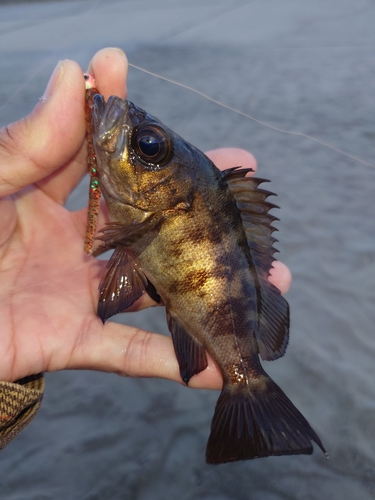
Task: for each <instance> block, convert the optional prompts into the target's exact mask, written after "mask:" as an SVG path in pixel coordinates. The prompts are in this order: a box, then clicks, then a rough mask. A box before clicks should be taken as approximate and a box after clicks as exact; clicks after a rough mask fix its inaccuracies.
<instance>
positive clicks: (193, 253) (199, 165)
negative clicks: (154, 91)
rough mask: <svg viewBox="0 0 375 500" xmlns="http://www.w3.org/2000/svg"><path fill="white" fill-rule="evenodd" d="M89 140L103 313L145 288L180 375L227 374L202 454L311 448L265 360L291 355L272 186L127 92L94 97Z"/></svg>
mask: <svg viewBox="0 0 375 500" xmlns="http://www.w3.org/2000/svg"><path fill="white" fill-rule="evenodd" d="M92 134H93V144H94V148H95V153H96V157H97V169H98V180H99V185H100V188H101V190H102V193H103V196H104V199H105V202H106V205H107V208H108V214H109V219H110V222H109V223H108V224H107V225H106V226H105V227H104V228H103V229H102V230H101V232H100V234H99V236H98V238H99V240H100V241H101V246H100V247H99V249H100V251H106V250H108V249H113V250H114V251H113V253H112V256H111V258H110V259H109V261H108V264H107V267H106V269H105V271H104V273H103V276H102V278H101V281H100V284H99V301H98V316H99V317H100V318H101V320H102V321H103V323H104V322H105V321H106V320H107V319H108V318H110V317H111V316H113V315H115V314H117V313H120V312H123V311H124V310H126V309H127V308H128V307H130V306H131V305H132V304H133V303H134V302H135V301H136V300H137V299H139V298H140V297H141V296H142V294H144V293H145V292H146V293H148V294H149V295H150V296H151V298H153V299H154V300H155V301H157V302H159V303H160V302H161V303H162V304H163V305H164V306H165V309H166V318H167V324H168V329H169V331H170V333H171V337H172V341H173V345H174V350H175V353H176V357H177V360H178V364H179V369H180V375H181V378H182V380H183V382H184V383H185V384H186V385H188V384H189V381H190V379H191V378H192V377H193V376H194V375H196V374H198V373H200V372H201V371H202V370H204V369H205V368H206V367H207V356H206V352H208V353H209V354H210V356H211V357H212V358H213V360H214V361H215V363H216V365H217V366H218V368H219V369H220V372H221V374H222V377H223V388H222V391H221V394H220V396H219V398H218V401H217V403H216V407H215V411H214V415H213V419H212V423H211V432H210V436H209V438H208V442H207V448H206V461H207V463H209V464H220V463H226V462H233V461H237V460H246V459H253V458H258V457H268V456H277V455H294V454H297V455H298V454H311V453H312V452H313V444H312V443H313V442H315V443H316V444H317V445H318V446H319V447H320V448H321V450H322V451H323V452H324V453H325V449H324V447H323V444H322V442H321V440H320V439H319V437H318V435H317V434H316V433H315V431H314V430H313V429H312V428H311V426H310V424H309V423H308V422H307V420H306V419H305V418H304V417H303V415H302V414H301V413H300V412H299V410H298V409H297V408H296V407H295V406H294V405H293V403H292V402H291V401H290V400H289V398H288V397H287V396H286V395H285V393H284V392H283V391H282V390H281V389H280V388H279V387H278V385H277V384H276V383H275V382H274V381H273V380H272V379H271V378H270V377H269V375H268V374H267V373H266V372H265V370H264V369H263V367H262V365H261V362H260V358H261V359H262V360H266V361H271V360H275V359H277V358H279V357H281V356H283V355H284V353H285V350H286V347H287V344H288V338H289V305H288V303H287V301H286V300H285V298H284V297H283V296H282V295H281V293H280V291H279V290H278V289H277V288H276V287H275V286H274V285H272V284H271V283H270V281H269V280H268V276H269V272H270V269H271V267H272V263H273V262H274V260H275V259H274V257H273V254H274V252H275V251H276V250H275V248H274V243H275V241H276V239H275V238H274V237H273V236H272V233H273V231H274V230H275V228H274V227H273V225H272V223H273V222H274V221H275V220H278V219H277V218H276V217H274V216H273V215H271V214H270V213H269V211H270V210H271V209H272V208H275V207H276V206H275V205H274V204H272V203H270V202H269V201H268V199H267V198H268V197H269V196H270V195H272V194H273V193H271V192H269V191H267V190H264V189H261V188H260V187H259V185H260V184H262V183H264V182H267V181H266V180H265V179H261V178H256V177H251V176H248V175H247V174H248V173H249V172H250V171H251V169H246V168H240V167H236V166H234V167H233V168H229V169H227V170H224V171H220V170H219V169H218V168H217V167H216V166H215V165H214V164H213V163H212V162H211V161H210V160H209V158H208V157H207V156H205V155H204V153H202V152H201V151H200V150H199V149H197V148H196V147H194V146H193V145H191V144H189V143H188V142H186V141H185V140H184V139H182V138H181V137H179V136H178V135H177V134H176V133H175V132H173V131H172V130H171V129H169V128H168V127H166V126H165V125H164V124H162V123H161V122H160V120H158V119H157V118H155V117H153V116H151V115H150V114H148V113H147V112H146V111H144V110H142V109H141V108H139V107H137V106H136V105H134V104H133V103H131V102H130V101H127V100H123V99H121V98H119V97H116V96H111V97H110V98H109V99H108V101H105V99H104V97H103V96H102V95H100V94H96V95H95V96H94V98H93V110H92Z"/></svg>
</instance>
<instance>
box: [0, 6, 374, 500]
mask: <svg viewBox="0 0 375 500" xmlns="http://www.w3.org/2000/svg"><path fill="white" fill-rule="evenodd" d="M374 26H375V4H374V2H373V1H371V0H329V1H327V0H324V1H323V0H314V2H310V1H309V0H299V1H297V0H289V1H288V0H284V1H283V0H265V1H263V2H261V1H252V2H251V1H230V0H214V1H212V0H199V1H197V0H190V1H189V3H187V2H186V1H175V0H173V1H172V0H153V1H152V0H138V1H135V0H129V1H122V2H116V1H104V0H102V1H100V0H99V1H96V0H91V1H77V2H62V1H60V2H56V3H51V2H49V3H46V2H42V3H28V4H21V3H20V4H12V5H5V4H4V3H0V54H1V56H0V122H1V125H4V124H7V123H9V122H10V121H13V120H15V119H17V118H19V117H21V116H23V115H25V114H26V113H27V112H29V111H30V110H31V109H32V107H33V106H34V104H35V103H36V101H37V99H38V97H39V96H41V95H42V93H43V91H44V88H45V85H46V83H47V81H48V78H49V75H50V72H51V71H52V69H53V67H54V66H55V64H56V62H57V61H58V60H59V59H61V58H74V59H76V60H78V61H79V62H80V63H81V64H82V67H83V68H84V69H85V68H86V65H87V63H88V61H89V59H90V57H91V56H92V55H93V54H94V52H95V51H96V50H97V49H99V48H102V47H104V46H114V45H116V46H121V47H122V48H123V49H124V50H125V51H126V52H127V54H128V56H129V59H130V61H131V62H133V63H134V64H137V65H140V66H144V67H145V68H147V69H149V70H151V71H155V72H159V73H161V74H163V75H165V76H167V77H169V78H174V79H178V80H179V81H181V82H184V83H186V84H188V85H191V86H194V87H195V88H197V89H199V90H200V91H202V92H205V93H207V94H210V95H211V96H213V97H214V98H216V99H221V100H223V101H225V103H227V104H229V105H232V106H234V107H236V108H239V109H241V110H242V111H245V112H249V113H251V114H252V115H254V116H255V117H256V118H258V119H260V120H266V121H269V122H271V123H272V124H274V125H276V126H279V127H282V128H288V129H292V130H296V131H298V132H304V133H308V134H311V135H313V136H314V137H316V138H319V139H321V140H324V141H327V142H330V143H333V144H334V145H336V146H337V147H339V148H341V149H343V150H345V151H347V152H348V153H350V154H352V155H356V156H360V157H361V158H363V159H364V160H366V161H367V162H370V163H372V164H375V155H374V153H375V141H374V139H375V131H374V116H375V98H374V95H375V94H374V82H375V56H374V51H375V43H374V42H375V30H374ZM129 80H130V83H129V91H130V98H131V99H132V100H134V101H135V102H136V103H137V104H138V105H139V106H141V107H144V108H145V109H147V110H148V111H149V112H150V113H152V114H154V115H156V116H158V117H159V118H160V119H161V120H162V121H164V122H165V123H166V124H167V125H169V126H170V127H171V128H172V129H175V130H176V132H178V133H179V134H181V135H182V136H183V137H184V138H186V139H187V140H189V141H190V142H192V143H194V144H195V145H197V146H198V147H200V148H201V149H210V148H214V147H220V146H239V147H244V148H247V149H250V150H251V151H252V152H253V153H254V154H255V155H256V157H257V159H258V162H259V175H260V176H262V177H265V178H269V179H272V184H271V189H272V191H275V192H277V193H278V195H279V197H278V200H277V203H278V204H279V205H280V206H281V207H282V209H281V210H280V211H278V214H277V215H278V216H279V217H280V218H281V222H280V223H278V228H279V230H280V233H279V235H278V236H279V239H280V243H279V244H278V248H279V249H280V251H281V253H280V258H281V259H282V260H283V261H284V262H286V263H287V264H288V265H289V266H290V268H291V270H292V272H293V275H294V282H293V286H292V289H291V290H290V292H289V293H288V295H287V299H288V301H289V303H290V306H291V314H292V327H291V342H290V346H289V348H288V351H287V354H286V356H285V357H284V358H283V359H281V360H278V361H276V362H274V363H267V364H266V369H267V371H268V372H269V373H270V374H271V375H272V376H273V377H274V379H275V380H276V381H277V383H278V384H280V385H281V387H282V388H283V389H284V390H285V391H286V392H287V394H288V396H289V397H290V398H291V399H292V400H293V402H294V403H295V404H296V405H297V406H298V408H299V409H300V410H301V411H302V413H303V414H304V415H305V416H306V417H307V418H308V420H309V421H310V422H311V424H312V426H313V427H314V429H315V430H316V431H317V432H318V434H319V435H320V437H321V438H322V440H323V442H324V444H325V446H326V448H327V449H328V451H329V454H330V459H329V460H326V459H325V457H324V456H323V455H322V454H321V453H320V452H319V451H317V450H316V452H315V453H314V455H313V456H311V457H309V456H302V457H278V458H277V457H272V458H268V459H261V460H255V461H250V462H242V463H233V464H227V465H223V466H217V467H213V466H208V465H206V464H205V462H204V449H205V443H206V439H207V437H208V433H209V425H210V420H211V416H212V413H213V408H214V403H215V401H216V398H217V393H216V392H210V391H198V390H190V389H187V388H184V387H182V386H179V385H178V384H175V383H172V382H168V381H164V380H136V379H123V378H120V377H118V376H115V375H108V374H103V373H94V372H65V373H53V374H47V376H46V379H47V389H46V394H45V400H44V402H43V406H42V409H41V411H40V413H39V414H38V416H37V418H36V419H35V420H34V421H33V423H32V424H31V425H30V426H29V427H28V428H27V429H26V430H25V431H24V432H22V434H21V435H20V436H19V437H18V438H17V440H16V441H14V442H13V443H12V444H11V445H10V446H9V447H8V448H6V449H5V450H4V451H2V452H1V455H0V498H6V499H10V500H20V499H26V498H27V499H38V500H39V499H123V498H124V499H142V500H146V499H150V500H158V499H165V498H174V499H181V500H189V499H202V500H203V499H204V500H213V499H215V500H234V499H241V500H242V499H251V500H277V499H306V500H313V499H314V500H315V499H317V500H318V499H319V500H321V499H330V500H335V499H337V500H339V499H340V500H341V499H355V500H367V499H368V500H370V499H372V498H374V495H375V383H374V382H375V335H374V320H375V292H374V290H375V287H374V277H375V236H374V220H375V203H374V188H375V169H374V168H373V167H370V166H366V165H363V164H361V163H359V162H356V161H354V160H352V159H349V158H347V157H345V156H343V155H340V154H338V153H335V152H333V151H331V150H329V149H327V148H325V147H323V146H320V145H318V144H316V143H314V142H311V141H310V140H307V139H303V138H298V137H293V136H288V135H285V134H281V133H279V132H275V131H273V130H270V129H268V128H265V127H263V126H260V125H259V124H257V123H254V122H251V121H248V120H246V119H245V118H243V117H239V116H237V115H235V114H233V113H230V112H229V111H226V110H223V109H221V108H219V107H218V106H216V105H214V104H213V103H210V102H207V101H205V100H203V99H202V98H200V97H198V96H196V95H194V94H191V93H189V92H187V91H186V90H183V89H181V88H177V87H174V86H171V85H170V84H167V83H165V82H160V81H158V80H156V79H153V78H151V77H149V76H147V75H144V74H142V73H139V72H137V71H135V70H131V72H130V77H129ZM86 191H87V187H86V184H85V185H81V186H80V187H79V188H78V189H77V190H76V191H75V192H74V193H73V195H72V197H71V199H70V200H69V207H70V208H71V209H77V208H80V207H82V206H84V205H85V204H86ZM67 313H68V312H67ZM121 321H123V322H124V323H125V322H126V323H130V324H132V325H138V326H141V327H142V328H145V329H149V330H151V331H155V332H159V333H166V332H167V328H166V324H165V319H164V311H163V309H161V308H159V309H152V310H148V311H144V312H141V313H137V314H134V313H133V314H127V315H122V317H121Z"/></svg>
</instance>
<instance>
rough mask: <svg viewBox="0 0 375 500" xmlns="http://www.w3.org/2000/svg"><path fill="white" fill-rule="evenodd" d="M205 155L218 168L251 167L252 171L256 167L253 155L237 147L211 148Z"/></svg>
mask: <svg viewBox="0 0 375 500" xmlns="http://www.w3.org/2000/svg"><path fill="white" fill-rule="evenodd" d="M206 156H208V157H209V158H210V160H211V161H212V162H213V163H214V164H215V165H216V166H217V168H219V169H220V170H225V169H226V168H232V167H243V168H252V169H253V170H254V172H255V171H256V169H257V162H256V159H255V158H254V156H253V155H252V154H251V153H249V152H248V151H245V150H244V149H239V148H222V149H213V150H211V151H208V152H207V153H206Z"/></svg>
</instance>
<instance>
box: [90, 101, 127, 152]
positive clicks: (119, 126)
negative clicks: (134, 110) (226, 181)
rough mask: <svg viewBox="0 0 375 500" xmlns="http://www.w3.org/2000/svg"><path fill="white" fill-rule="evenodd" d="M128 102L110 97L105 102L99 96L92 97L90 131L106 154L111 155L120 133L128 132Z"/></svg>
mask: <svg viewBox="0 0 375 500" xmlns="http://www.w3.org/2000/svg"><path fill="white" fill-rule="evenodd" d="M128 108H129V104H128V101H126V100H124V99H121V98H120V97H116V96H111V97H110V98H109V99H108V101H107V102H105V100H104V97H103V96H102V95H101V94H96V95H95V96H94V106H93V113H92V130H93V137H94V138H95V141H96V143H97V144H98V145H99V146H100V147H101V148H102V149H103V150H104V151H106V152H109V153H113V152H114V151H115V149H117V148H116V146H117V142H118V140H117V137H118V135H119V134H121V131H124V132H125V133H126V132H128V130H129V125H128V123H127V117H128Z"/></svg>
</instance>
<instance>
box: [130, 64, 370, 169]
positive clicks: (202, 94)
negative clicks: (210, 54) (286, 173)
mask: <svg viewBox="0 0 375 500" xmlns="http://www.w3.org/2000/svg"><path fill="white" fill-rule="evenodd" d="M129 66H130V67H132V68H134V69H136V70H138V71H142V72H143V73H146V74H147V75H150V76H153V77H154V78H159V79H160V80H164V81H165V82H168V83H172V84H173V85H177V86H178V87H182V88H183V89H185V90H188V91H190V92H194V94H197V95H199V96H201V97H203V98H204V99H207V100H208V101H211V102H213V103H214V104H217V105H218V106H221V107H222V108H224V109H227V110H229V111H232V112H233V113H236V114H238V115H240V116H244V117H245V118H247V119H249V120H251V121H253V122H255V123H257V124H259V125H262V126H263V127H267V128H269V129H271V130H275V131H276V132H281V133H282V134H287V135H293V136H296V137H303V138H305V139H309V140H310V141H313V142H315V143H317V144H319V145H320V146H324V147H326V148H328V149H330V150H332V151H335V152H336V153H339V154H340V155H343V156H346V157H347V158H350V159H352V160H354V161H356V162H358V163H362V164H363V165H367V166H368V167H375V164H373V163H370V162H368V161H366V160H363V159H362V158H359V157H358V156H353V155H351V154H349V153H346V152H345V151H343V150H342V149H339V148H337V147H335V146H333V145H332V144H328V143H327V142H324V141H321V140H320V139H316V138H315V137H312V136H311V135H308V134H304V133H303V132H294V131H293V130H286V129H283V128H280V127H276V126H275V125H272V124H271V123H268V122H265V121H263V120H258V118H255V117H254V116H252V115H249V114H248V113H244V112H243V111H240V110H239V109H236V108H233V107H232V106H229V105H228V104H225V103H224V102H221V101H218V100H216V99H214V98H213V97H210V96H209V95H207V94H204V93H203V92H200V91H199V90H196V89H194V88H193V87H190V86H189V85H185V84H184V83H180V82H177V81H175V80H172V79H170V78H167V77H165V76H162V75H158V74H157V73H153V72H152V71H148V70H147V69H144V68H141V67H140V66H136V65H135V64H131V63H129Z"/></svg>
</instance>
